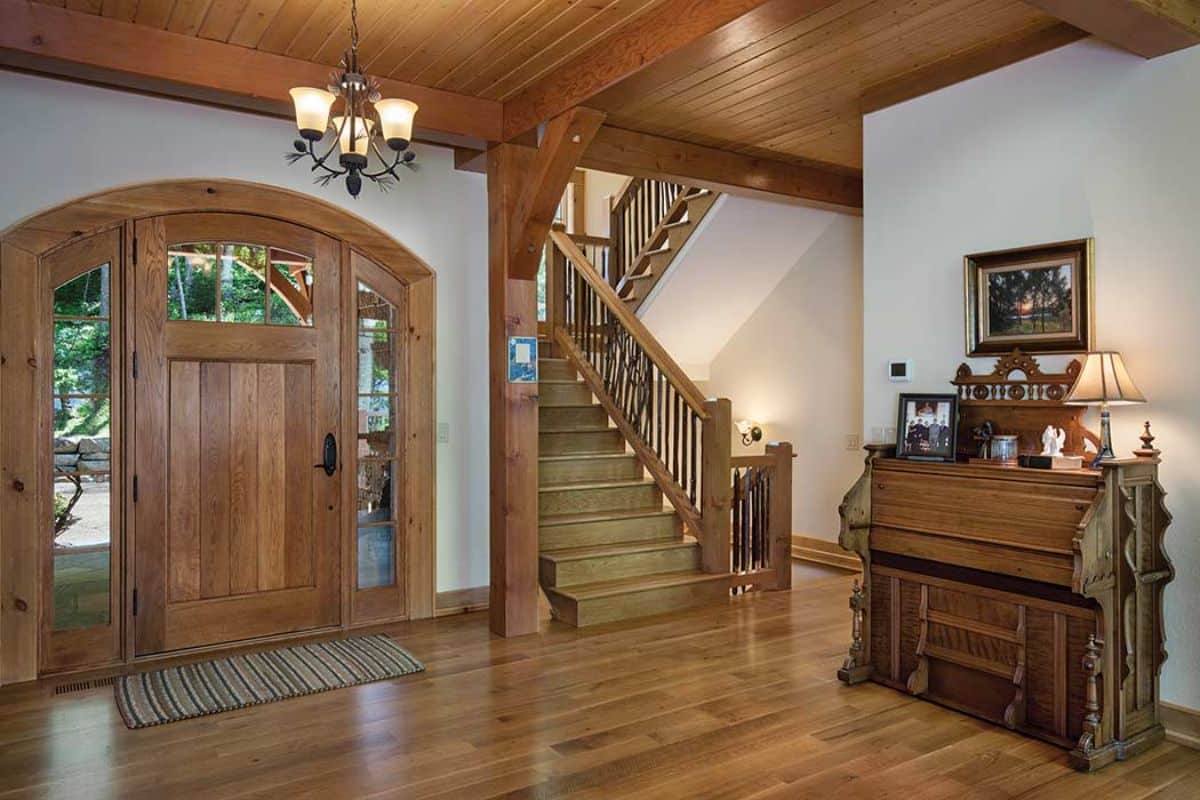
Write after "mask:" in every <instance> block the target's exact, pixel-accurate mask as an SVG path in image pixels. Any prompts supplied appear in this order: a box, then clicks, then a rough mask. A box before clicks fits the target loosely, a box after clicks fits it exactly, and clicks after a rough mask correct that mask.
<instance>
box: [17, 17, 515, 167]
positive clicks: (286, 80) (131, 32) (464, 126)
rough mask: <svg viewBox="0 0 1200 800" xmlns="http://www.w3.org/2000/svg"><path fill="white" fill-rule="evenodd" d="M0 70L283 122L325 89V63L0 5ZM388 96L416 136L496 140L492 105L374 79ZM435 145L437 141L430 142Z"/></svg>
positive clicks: (498, 116)
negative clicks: (298, 93) (413, 120)
mask: <svg viewBox="0 0 1200 800" xmlns="http://www.w3.org/2000/svg"><path fill="white" fill-rule="evenodd" d="M0 19H3V24H0V64H3V65H5V66H10V67H17V68H19V69H24V70H28V71H31V72H40V73H45V74H50V75H60V76H64V77H69V78H74V79H78V80H86V81H89V82H93V83H100V84H104V85H109V86H117V87H120V88H125V89H133V90H136V91H143V92H148V93H152V94H159V95H166V96H170V97H178V98H181V99H186V100H195V101H199V102H205V103H212V104H215V105H221V106H226V107H231V108H239V109H243V110H247V111H254V112H258V113H266V114H271V115H273V116H282V117H291V115H292V111H291V100H290V99H289V97H288V90H289V89H290V88H292V87H293V86H324V85H326V84H327V83H328V82H329V75H330V73H331V72H332V71H333V70H332V68H330V67H329V66H328V65H325V64H316V63H313V62H310V61H302V60H300V59H295V58H288V57H286V56H280V55H274V54H272V53H267V52H262V51H259V50H251V49H249V48H245V47H238V46H236V45H230V44H225V43H223V42H217V41H212V40H210V39H203V38H200V37H197V36H186V35H183V34H177V33H171V32H170V31H165V30H159V29H157V28H152V27H148V26H145V25H135V24H133V23H129V22H122V21H120V20H116V19H110V18H108V17H102V16H96V15H93V14H84V13H79V12H75V11H70V10H67V9H64V8H56V7H54V6H49V5H43V4H41V3H30V2H26V0H0ZM380 88H381V89H382V91H383V94H384V95H385V96H388V97H406V98H408V99H410V100H412V101H414V102H416V103H417V104H419V105H420V106H421V110H420V111H419V112H418V114H417V129H418V133H422V132H434V133H439V134H447V135H449V136H450V137H463V142H462V143H464V144H476V145H478V146H482V144H483V143H485V142H487V141H495V140H498V139H499V138H500V136H501V133H502V127H501V123H502V107H501V105H500V104H499V103H497V102H495V101H492V100H484V99H481V98H476V97H467V96H466V95H461V94H455V93H453V92H447V91H443V90H441V89H431V88H428V87H425V86H417V85H416V84H412V83H405V82H403V81H395V80H391V79H387V78H384V79H381V80H380ZM435 138H437V137H435Z"/></svg>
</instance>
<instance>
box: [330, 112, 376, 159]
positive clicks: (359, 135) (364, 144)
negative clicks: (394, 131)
mask: <svg viewBox="0 0 1200 800" xmlns="http://www.w3.org/2000/svg"><path fill="white" fill-rule="evenodd" d="M372 125H374V123H373V122H372V121H371V120H369V119H363V118H362V117H356V118H355V120H354V142H353V147H351V142H350V120H349V118H347V117H334V118H333V127H334V130H336V131H337V132H338V144H339V145H340V146H341V148H342V155H358V156H362V157H363V158H366V156H367V153H368V150H369V146H370V142H371V127H372Z"/></svg>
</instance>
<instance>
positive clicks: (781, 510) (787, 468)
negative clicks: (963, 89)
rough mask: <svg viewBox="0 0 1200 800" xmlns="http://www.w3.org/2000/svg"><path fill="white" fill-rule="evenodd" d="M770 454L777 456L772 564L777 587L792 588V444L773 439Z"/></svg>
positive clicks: (773, 507)
mask: <svg viewBox="0 0 1200 800" xmlns="http://www.w3.org/2000/svg"><path fill="white" fill-rule="evenodd" d="M767 455H769V456H774V458H775V477H774V480H773V481H772V482H771V500H770V516H769V517H768V519H769V520H770V527H771V530H770V539H771V545H770V547H771V561H770V564H771V567H772V568H773V569H774V570H775V588H776V589H791V588H792V443H791V442H770V443H769V444H768V445H767Z"/></svg>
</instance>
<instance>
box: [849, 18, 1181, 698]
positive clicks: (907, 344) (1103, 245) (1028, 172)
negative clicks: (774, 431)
mask: <svg viewBox="0 0 1200 800" xmlns="http://www.w3.org/2000/svg"><path fill="white" fill-rule="evenodd" d="M1198 89H1200V48H1192V49H1191V50H1187V51H1183V52H1181V53H1177V54H1174V55H1171V56H1167V57H1164V58H1160V59H1156V60H1154V61H1143V60H1142V59H1140V58H1136V57H1134V56H1131V55H1128V54H1125V53H1122V52H1119V51H1117V50H1115V49H1113V48H1110V47H1108V46H1106V45H1103V44H1100V43H1098V42H1095V41H1092V40H1087V41H1084V42H1080V43H1077V44H1074V45H1071V46H1069V47H1066V48H1063V49H1060V50H1056V51H1054V52H1051V53H1048V54H1045V55H1042V56H1039V57H1037V58H1034V59H1031V60H1029V61H1026V62H1023V63H1020V64H1017V65H1014V66H1011V67H1008V68H1006V69H1003V70H1000V71H998V72H994V73H991V74H989V75H985V76H982V77H980V78H977V79H975V80H972V81H968V82H966V83H963V84H959V85H957V86H954V87H951V88H949V89H946V90H943V91H941V92H937V93H935V94H932V95H928V96H926V97H922V98H918V99H916V100H913V101H910V102H908V103H905V104H902V105H900V106H896V107H893V108H890V109H885V110H883V111H880V112H877V113H875V114H872V115H870V116H868V117H867V118H866V124H865V141H864V144H865V175H866V182H865V200H866V207H865V229H864V290H863V300H864V319H865V323H866V324H865V339H864V348H863V368H864V371H865V378H864V392H865V397H864V414H863V426H864V430H866V431H869V430H871V429H872V428H873V427H876V426H890V425H894V424H895V401H896V393H897V387H896V385H893V384H889V383H888V382H887V381H886V379H885V377H884V364H885V362H886V361H887V359H889V358H900V357H909V358H912V359H913V362H914V365H915V368H916V381H915V382H914V383H913V384H911V386H912V388H913V389H914V390H943V391H944V390H946V389H947V388H948V386H949V383H948V382H949V380H950V378H951V377H952V376H953V374H954V370H955V368H956V367H957V365H958V364H959V363H960V362H962V361H963V360H964V358H963V308H962V257H963V255H964V254H965V253H971V252H977V251H982V250H991V249H998V248H1005V247H1015V246H1022V245H1030V244H1037V243H1040V242H1052V241H1059V240H1063V239H1072V238H1080V237H1085V236H1094V237H1095V239H1096V254H1097V266H1096V317H1097V335H1098V341H1097V345H1098V346H1099V347H1103V348H1111V349H1115V350H1119V351H1121V352H1122V353H1123V354H1124V356H1125V361H1126V364H1128V366H1129V369H1130V371H1131V373H1132V375H1133V377H1134V380H1135V381H1136V382H1137V384H1138V386H1139V387H1140V388H1141V389H1142V391H1143V392H1144V393H1145V394H1146V396H1147V397H1148V398H1149V404H1148V405H1147V406H1145V407H1129V408H1117V409H1114V411H1113V426H1114V431H1113V432H1114V438H1115V444H1116V447H1117V449H1118V451H1119V452H1124V453H1128V451H1129V450H1130V449H1131V448H1132V447H1134V446H1136V444H1137V442H1136V435H1137V433H1138V432H1139V429H1140V421H1141V420H1143V419H1146V418H1149V419H1151V420H1152V422H1153V424H1154V428H1155V432H1156V433H1157V434H1158V436H1159V441H1158V442H1157V444H1159V445H1160V446H1161V447H1162V449H1163V451H1164V455H1163V458H1164V462H1163V466H1162V471H1161V477H1162V482H1163V484H1164V486H1165V488H1166V491H1167V504H1168V506H1169V507H1170V510H1171V512H1172V513H1173V514H1174V522H1173V524H1172V526H1171V528H1170V530H1169V531H1168V533H1167V550H1168V553H1169V554H1170V556H1171V557H1172V559H1173V560H1174V562H1175V566H1176V569H1177V570H1178V576H1177V578H1176V580H1175V582H1174V583H1173V584H1172V585H1171V586H1170V588H1169V589H1168V592H1167V596H1166V627H1167V639H1168V641H1167V650H1168V651H1169V652H1170V658H1169V660H1168V661H1167V663H1166V666H1165V669H1164V672H1163V677H1162V688H1163V696H1164V698H1165V699H1166V700H1169V701H1172V702H1176V703H1181V704H1184V705H1187V706H1190V707H1193V708H1196V707H1200V636H1198V635H1197V628H1196V619H1197V618H1200V541H1198V540H1197V537H1196V536H1195V531H1196V528H1197V525H1198V524H1200V459H1197V453H1198V452H1200V414H1198V413H1197V409H1198V408H1200V399H1198V398H1200V360H1198V358H1197V356H1200V328H1198V327H1197V323H1196V309H1197V308H1200V256H1198V254H1200V203H1198V202H1197V196H1198V192H1197V187H1200V148H1198V147H1197V143H1200V101H1198V99H1197V98H1198V97H1200V95H1198ZM989 363H990V361H978V362H976V363H975V366H976V367H977V371H978V369H983V368H985V367H986V366H987V365H988V364H989ZM1044 364H1045V365H1048V366H1052V367H1059V366H1061V364H1062V359H1049V358H1047V359H1045V360H1044Z"/></svg>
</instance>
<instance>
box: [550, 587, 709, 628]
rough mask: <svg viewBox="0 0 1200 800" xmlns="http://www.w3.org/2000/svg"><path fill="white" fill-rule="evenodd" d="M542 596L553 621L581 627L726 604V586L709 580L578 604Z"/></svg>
mask: <svg viewBox="0 0 1200 800" xmlns="http://www.w3.org/2000/svg"><path fill="white" fill-rule="evenodd" d="M546 595H547V597H549V598H550V608H551V611H552V612H553V614H554V616H555V618H556V619H559V620H562V621H563V622H566V623H568V624H571V625H575V626H577V627H580V628H582V627H586V626H588V625H600V624H603V623H605V622H614V621H616V620H622V619H636V618H637V617H645V616H649V615H651V614H664V613H667V612H670V611H682V610H684V609H688V608H696V607H697V606H705V605H712V604H715V603H720V602H728V600H729V585H728V584H727V583H726V582H724V581H711V582H706V583H698V584H689V585H685V586H665V587H661V588H657V589H647V590H645V591H640V592H631V593H629V594H624V595H613V596H611V597H598V598H593V599H586V600H582V601H578V602H577V601H575V600H573V599H571V598H569V597H564V596H563V595H560V594H558V593H557V592H555V591H553V590H551V591H549V592H547V593H546Z"/></svg>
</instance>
